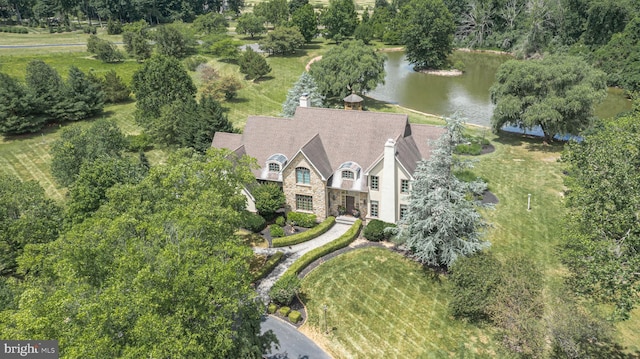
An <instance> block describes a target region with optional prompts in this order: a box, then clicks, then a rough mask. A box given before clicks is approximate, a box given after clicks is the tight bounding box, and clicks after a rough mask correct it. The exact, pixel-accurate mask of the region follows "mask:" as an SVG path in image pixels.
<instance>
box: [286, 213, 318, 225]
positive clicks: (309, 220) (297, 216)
mask: <svg viewBox="0 0 640 359" xmlns="http://www.w3.org/2000/svg"><path fill="white" fill-rule="evenodd" d="M287 220H288V221H289V222H290V223H291V225H292V226H299V227H304V228H313V227H315V226H317V225H318V217H316V215H315V214H312V213H300V212H289V213H288V214H287Z"/></svg>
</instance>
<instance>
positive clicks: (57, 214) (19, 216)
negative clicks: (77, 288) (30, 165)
mask: <svg viewBox="0 0 640 359" xmlns="http://www.w3.org/2000/svg"><path fill="white" fill-rule="evenodd" d="M61 224H62V209H61V208H60V207H59V206H58V205H57V204H56V203H55V202H54V201H52V200H50V199H47V198H46V197H45V195H44V190H43V189H42V187H40V185H39V184H37V183H36V182H21V181H20V179H18V178H17V177H15V176H13V175H8V174H0V275H3V276H6V275H14V274H15V273H16V269H17V261H16V260H17V258H18V257H19V256H20V255H22V253H23V250H24V247H25V246H26V245H28V244H34V243H48V242H51V241H53V240H55V239H56V238H57V237H58V233H59V232H60V229H61ZM0 310H2V307H0Z"/></svg>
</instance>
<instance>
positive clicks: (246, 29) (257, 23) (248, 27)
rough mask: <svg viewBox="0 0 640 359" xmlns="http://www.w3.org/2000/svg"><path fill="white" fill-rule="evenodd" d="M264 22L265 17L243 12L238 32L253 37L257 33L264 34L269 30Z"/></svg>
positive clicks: (237, 28)
mask: <svg viewBox="0 0 640 359" xmlns="http://www.w3.org/2000/svg"><path fill="white" fill-rule="evenodd" d="M264 22H265V19H264V17H262V16H257V15H256V14H254V13H246V14H242V15H241V16H240V17H239V18H238V25H236V32H237V33H238V34H248V35H249V36H251V38H252V39H253V38H254V37H255V36H256V35H259V34H262V33H264V32H266V31H267V29H266V28H265V27H264Z"/></svg>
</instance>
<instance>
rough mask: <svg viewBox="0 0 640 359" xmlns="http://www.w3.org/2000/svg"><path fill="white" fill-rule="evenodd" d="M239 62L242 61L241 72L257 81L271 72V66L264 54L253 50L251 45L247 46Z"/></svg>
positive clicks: (249, 78)
mask: <svg viewBox="0 0 640 359" xmlns="http://www.w3.org/2000/svg"><path fill="white" fill-rule="evenodd" d="M238 62H239V63H240V72H242V73H243V74H245V75H246V78H247V79H248V80H254V81H255V80H257V79H259V78H261V77H262V76H264V75H266V74H268V73H269V72H271V66H269V64H268V63H267V60H266V59H265V58H264V56H262V55H260V54H259V53H257V52H255V51H253V49H252V48H251V47H247V48H246V50H245V51H244V53H243V54H242V55H241V56H240V60H239V61H238Z"/></svg>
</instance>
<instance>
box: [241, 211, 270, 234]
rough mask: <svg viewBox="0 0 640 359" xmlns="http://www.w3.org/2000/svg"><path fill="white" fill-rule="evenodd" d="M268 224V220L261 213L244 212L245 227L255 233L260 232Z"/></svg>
mask: <svg viewBox="0 0 640 359" xmlns="http://www.w3.org/2000/svg"><path fill="white" fill-rule="evenodd" d="M266 226H267V221H265V220H264V218H262V216H260V215H259V214H255V213H251V212H249V211H245V212H244V224H243V225H242V227H243V228H244V229H247V230H250V231H251V232H253V233H259V232H260V231H262V230H263V229H264V228H265V227H266Z"/></svg>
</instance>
